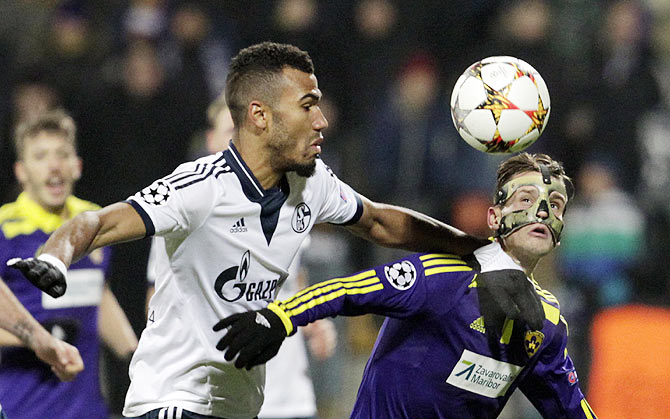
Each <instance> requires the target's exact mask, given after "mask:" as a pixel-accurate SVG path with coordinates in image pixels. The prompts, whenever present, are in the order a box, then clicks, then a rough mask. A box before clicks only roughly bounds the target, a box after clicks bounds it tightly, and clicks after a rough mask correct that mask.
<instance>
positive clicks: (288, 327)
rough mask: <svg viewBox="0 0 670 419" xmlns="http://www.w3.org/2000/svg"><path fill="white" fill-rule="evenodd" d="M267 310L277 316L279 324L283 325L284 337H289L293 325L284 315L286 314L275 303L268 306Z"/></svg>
mask: <svg viewBox="0 0 670 419" xmlns="http://www.w3.org/2000/svg"><path fill="white" fill-rule="evenodd" d="M268 310H270V311H272V312H273V313H274V314H276V315H277V316H279V318H280V319H281V322H282V323H283V324H284V328H285V329H286V336H289V335H290V334H291V333H292V332H293V323H292V322H291V319H289V318H288V316H287V315H286V312H285V311H284V310H282V308H281V307H279V306H278V305H277V304H275V303H270V304H268Z"/></svg>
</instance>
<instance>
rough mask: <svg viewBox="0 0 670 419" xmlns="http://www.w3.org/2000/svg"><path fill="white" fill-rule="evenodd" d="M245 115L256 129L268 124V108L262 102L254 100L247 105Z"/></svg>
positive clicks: (263, 127)
mask: <svg viewBox="0 0 670 419" xmlns="http://www.w3.org/2000/svg"><path fill="white" fill-rule="evenodd" d="M247 117H248V118H249V121H250V122H251V124H252V125H253V126H255V127H256V128H258V129H261V130H263V129H265V128H267V126H268V117H269V115H268V110H267V107H266V106H265V104H264V103H263V102H260V101H257V100H254V101H251V102H250V103H249V106H248V107H247Z"/></svg>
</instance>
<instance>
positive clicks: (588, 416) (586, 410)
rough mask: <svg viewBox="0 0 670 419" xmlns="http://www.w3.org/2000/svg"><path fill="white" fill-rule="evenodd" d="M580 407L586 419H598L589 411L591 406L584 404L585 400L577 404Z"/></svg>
mask: <svg viewBox="0 0 670 419" xmlns="http://www.w3.org/2000/svg"><path fill="white" fill-rule="evenodd" d="M579 404H580V405H581V406H582V410H583V411H584V415H585V416H586V419H598V418H594V415H593V411H592V410H591V406H589V404H588V403H587V402H586V399H582V401H581V402H580V403H579Z"/></svg>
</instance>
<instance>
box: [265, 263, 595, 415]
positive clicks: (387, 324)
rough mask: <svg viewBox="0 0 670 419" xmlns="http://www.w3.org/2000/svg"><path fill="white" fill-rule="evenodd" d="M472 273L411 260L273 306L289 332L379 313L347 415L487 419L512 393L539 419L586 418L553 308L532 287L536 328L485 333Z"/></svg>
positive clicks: (508, 326)
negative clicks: (537, 307) (538, 318)
mask: <svg viewBox="0 0 670 419" xmlns="http://www.w3.org/2000/svg"><path fill="white" fill-rule="evenodd" d="M476 275H477V271H476V270H475V269H474V268H472V267H471V266H469V265H468V264H467V263H466V262H464V261H463V260H462V259H460V258H458V257H457V256H454V255H438V254H415V255H410V256H407V257H405V258H404V259H401V260H398V261H396V262H392V263H390V264H386V265H382V266H378V267H376V268H374V269H370V270H367V271H363V272H359V273H357V274H355V275H352V276H349V277H344V278H336V279H331V280H328V281H324V282H322V283H319V284H316V285H314V286H312V287H309V288H307V289H305V290H303V291H301V292H299V293H298V294H296V295H295V296H293V297H291V298H289V299H287V300H284V301H281V302H278V303H277V304H278V305H279V306H280V307H281V308H282V309H284V311H285V312H286V314H287V315H288V318H285V319H284V321H285V324H287V326H288V327H289V328H291V327H293V328H295V327H298V326H302V325H305V324H307V323H309V322H312V321H314V320H316V319H320V318H324V317H328V316H335V315H347V316H353V315H360V314H364V313H376V314H380V315H384V316H387V319H386V320H385V321H384V324H383V326H382V328H381V330H380V332H379V336H378V338H377V342H376V343H375V346H374V349H373V352H372V354H371V356H370V359H369V360H368V363H367V366H366V368H365V372H364V375H363V380H362V382H361V385H360V388H359V391H358V396H357V400H356V404H355V406H354V409H353V412H352V414H351V417H352V418H370V419H372V418H429V417H430V418H459V419H463V418H495V417H497V416H498V414H499V413H500V411H501V410H502V408H503V407H504V406H505V403H506V402H507V400H508V399H509V397H510V396H511V394H512V393H513V392H514V390H515V389H516V388H519V389H520V390H521V391H522V392H523V393H524V394H525V395H526V396H527V397H528V399H529V400H530V401H531V402H532V403H533V405H534V406H535V407H536V408H537V409H538V410H539V412H540V413H541V414H542V415H543V416H544V417H551V418H589V419H592V418H595V417H596V416H595V415H594V414H593V412H592V411H591V408H590V407H589V405H588V403H587V402H586V400H585V398H584V395H583V394H582V392H581V390H580V388H579V383H578V380H577V375H576V373H575V370H574V367H573V365H572V361H571V359H570V357H569V356H568V355H567V351H566V343H567V324H566V323H565V319H563V317H562V316H561V315H560V311H559V305H558V301H557V300H556V299H555V298H554V297H553V295H551V294H550V293H549V292H547V291H545V290H542V289H541V288H540V287H539V286H537V285H536V289H537V292H538V293H539V294H540V296H541V298H542V304H543V307H544V310H545V314H546V320H545V322H544V326H543V328H542V330H541V331H531V330H529V329H528V327H527V326H525V325H520V324H518V322H517V323H516V324H515V322H514V321H513V320H506V321H505V323H504V326H503V329H502V333H501V335H502V337H500V338H496V339H495V340H494V339H493V338H491V337H489V336H488V335H487V334H486V331H485V326H484V322H483V317H482V315H481V313H480V310H479V302H478V297H477V283H476Z"/></svg>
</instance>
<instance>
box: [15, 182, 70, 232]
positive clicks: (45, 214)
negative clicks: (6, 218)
mask: <svg viewBox="0 0 670 419" xmlns="http://www.w3.org/2000/svg"><path fill="white" fill-rule="evenodd" d="M16 204H17V206H18V208H20V209H21V214H22V216H23V217H25V218H26V219H28V220H30V222H31V224H33V225H34V226H35V227H37V228H38V229H40V230H42V231H44V232H45V233H49V234H50V233H53V232H54V231H56V229H57V228H58V227H60V226H61V224H63V223H64V222H65V219H63V218H61V216H59V215H56V214H53V213H50V212H49V211H47V210H45V209H44V208H43V207H42V206H41V205H40V204H38V203H37V202H35V201H33V200H32V199H31V198H30V197H29V196H28V194H27V193H25V192H21V194H20V195H19V197H18V198H17V199H16ZM77 204H78V203H77V199H76V198H75V197H73V196H69V197H67V198H66V200H65V208H66V213H67V214H68V218H72V217H74V216H75V215H77V214H78V213H80V212H81V209H80V208H79V205H77Z"/></svg>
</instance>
